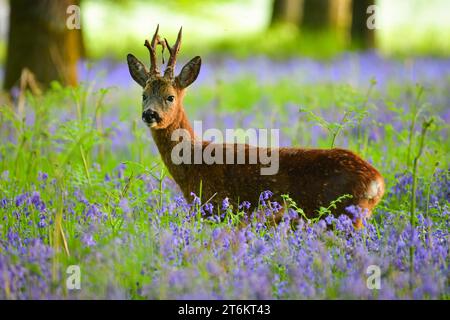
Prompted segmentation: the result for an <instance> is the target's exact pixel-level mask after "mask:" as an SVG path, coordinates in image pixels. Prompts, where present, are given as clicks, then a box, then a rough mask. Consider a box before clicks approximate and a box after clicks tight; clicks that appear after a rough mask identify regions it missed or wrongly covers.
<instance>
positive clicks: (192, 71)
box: [175, 56, 202, 89]
mask: <svg viewBox="0 0 450 320" xmlns="http://www.w3.org/2000/svg"><path fill="white" fill-rule="evenodd" d="M201 65H202V59H201V58H200V57H199V56H196V57H195V58H192V60H191V61H189V62H188V63H186V65H185V66H184V67H183V69H181V72H180V74H179V75H178V76H177V77H176V78H175V81H176V82H177V84H178V86H179V87H180V88H181V89H184V88H187V87H188V86H189V85H190V84H191V83H192V82H194V81H195V79H197V76H198V74H199V73H200V67H201Z"/></svg>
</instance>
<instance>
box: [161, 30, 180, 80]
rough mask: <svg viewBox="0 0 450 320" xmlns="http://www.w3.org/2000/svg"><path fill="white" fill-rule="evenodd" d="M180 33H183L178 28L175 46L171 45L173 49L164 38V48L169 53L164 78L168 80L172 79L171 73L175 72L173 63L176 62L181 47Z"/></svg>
mask: <svg viewBox="0 0 450 320" xmlns="http://www.w3.org/2000/svg"><path fill="white" fill-rule="evenodd" d="M182 31H183V27H181V28H180V31H179V32H178V37H177V41H175V44H174V45H173V47H171V46H170V45H169V42H168V41H167V39H166V38H164V41H165V44H166V47H167V49H168V50H169V53H170V58H169V61H168V62H167V67H166V70H165V71H164V77H166V78H169V79H173V72H174V70H175V63H176V61H177V55H178V51H180V47H181V34H182Z"/></svg>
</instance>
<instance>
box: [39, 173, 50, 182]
mask: <svg viewBox="0 0 450 320" xmlns="http://www.w3.org/2000/svg"><path fill="white" fill-rule="evenodd" d="M47 178H48V174H46V173H45V172H40V171H39V173H38V180H39V181H44V182H45V181H47Z"/></svg>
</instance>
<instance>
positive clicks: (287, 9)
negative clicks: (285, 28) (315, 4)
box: [270, 0, 303, 26]
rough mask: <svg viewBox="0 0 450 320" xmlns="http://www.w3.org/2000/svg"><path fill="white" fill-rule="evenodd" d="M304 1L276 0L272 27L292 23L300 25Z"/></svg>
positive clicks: (273, 8)
mask: <svg viewBox="0 0 450 320" xmlns="http://www.w3.org/2000/svg"><path fill="white" fill-rule="evenodd" d="M302 7H303V0H274V1H273V5H272V17H271V21H270V25H271V26H273V25H276V24H282V23H290V24H294V25H297V26H298V25H299V21H300V20H301V12H302Z"/></svg>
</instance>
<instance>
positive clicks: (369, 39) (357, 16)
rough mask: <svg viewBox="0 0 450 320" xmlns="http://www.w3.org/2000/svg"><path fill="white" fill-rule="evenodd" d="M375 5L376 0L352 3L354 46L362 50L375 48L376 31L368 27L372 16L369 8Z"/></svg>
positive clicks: (359, 0)
mask: <svg viewBox="0 0 450 320" xmlns="http://www.w3.org/2000/svg"><path fill="white" fill-rule="evenodd" d="M374 4H375V0H353V2H352V25H351V40H352V46H354V47H357V48H361V49H370V48H374V47H375V29H373V28H369V27H368V26H367V20H368V19H369V16H370V15H371V14H369V13H367V8H368V7H369V6H371V5H374Z"/></svg>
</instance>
